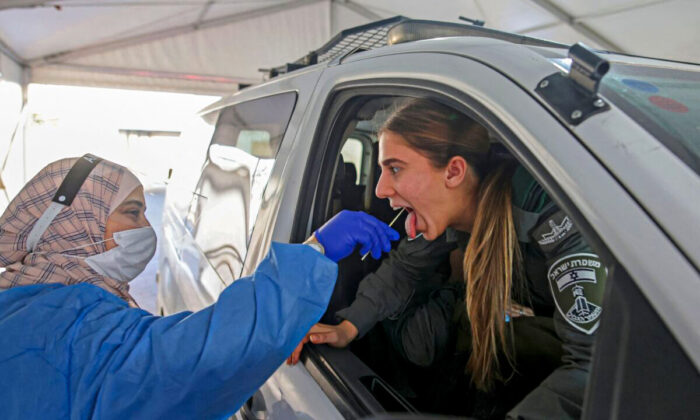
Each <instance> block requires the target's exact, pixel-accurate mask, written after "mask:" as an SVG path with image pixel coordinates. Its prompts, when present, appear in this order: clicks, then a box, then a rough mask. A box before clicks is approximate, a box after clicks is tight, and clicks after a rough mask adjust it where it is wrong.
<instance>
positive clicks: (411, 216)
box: [405, 211, 416, 239]
mask: <svg viewBox="0 0 700 420" xmlns="http://www.w3.org/2000/svg"><path fill="white" fill-rule="evenodd" d="M405 227H406V234H407V235H408V237H409V238H411V239H415V237H416V213H415V212H412V211H411V212H409V213H408V216H407V217H406V223H405Z"/></svg>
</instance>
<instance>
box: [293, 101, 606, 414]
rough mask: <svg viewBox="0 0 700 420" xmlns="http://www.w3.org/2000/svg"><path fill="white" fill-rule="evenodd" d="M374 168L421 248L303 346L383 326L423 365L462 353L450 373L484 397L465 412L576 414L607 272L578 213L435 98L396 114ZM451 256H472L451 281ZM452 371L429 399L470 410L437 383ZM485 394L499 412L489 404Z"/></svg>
mask: <svg viewBox="0 0 700 420" xmlns="http://www.w3.org/2000/svg"><path fill="white" fill-rule="evenodd" d="M379 164H380V166H381V169H382V173H381V177H380V178H379V181H378V183H377V186H376V194H377V196H378V197H380V198H388V199H389V200H390V203H391V206H392V207H394V208H399V207H403V208H405V209H407V210H408V216H407V218H406V232H407V235H408V238H409V239H414V240H413V241H410V240H403V241H402V242H401V243H400V244H399V246H398V248H397V249H396V250H395V251H392V252H391V253H390V254H389V258H387V259H386V260H385V261H384V262H383V263H382V265H381V266H380V267H379V269H378V270H377V271H376V272H375V273H372V274H370V275H368V276H367V277H365V279H364V280H363V281H362V282H361V283H360V286H359V289H358V292H357V296H356V299H355V301H354V302H353V303H352V304H351V305H350V306H349V307H348V308H345V309H342V310H340V311H338V312H337V316H338V317H339V318H340V320H341V321H342V322H340V323H339V324H338V325H324V324H318V325H316V326H314V327H313V328H312V329H311V331H310V334H309V335H308V336H307V337H305V339H304V340H303V342H302V344H303V343H304V342H308V341H309V340H310V341H311V342H313V343H328V344H330V345H333V346H336V347H343V346H346V345H347V344H349V343H350V342H351V341H352V340H354V339H356V338H358V337H362V336H363V335H364V334H365V333H367V332H368V331H369V330H370V329H371V328H372V327H373V326H374V325H375V324H376V323H377V322H380V321H383V323H384V326H385V327H387V329H388V332H389V337H390V340H391V341H392V343H393V345H394V347H395V348H396V350H397V351H398V352H399V353H400V354H401V355H402V356H403V357H404V358H405V359H406V360H408V361H410V362H412V363H413V364H415V365H418V366H431V367H435V368H436V369H437V368H438V367H439V366H441V364H443V363H445V359H450V358H452V357H454V356H455V355H459V354H465V355H466V356H467V357H465V358H464V359H463V361H464V363H463V364H461V365H458V364H457V366H454V365H455V363H451V365H452V368H453V372H450V373H454V374H456V375H464V374H465V373H466V374H467V376H468V379H469V382H471V384H472V386H473V388H472V389H471V391H477V393H479V392H481V394H480V395H481V397H483V398H481V401H476V402H475V404H474V406H473V407H471V408H470V409H471V411H467V412H461V413H459V414H467V415H476V416H479V417H481V416H483V417H496V418H497V417H503V416H504V415H505V414H506V410H509V409H511V408H512V410H511V411H510V412H509V413H508V416H509V417H512V418H557V419H559V418H577V417H579V416H580V414H581V407H582V404H583V396H584V390H585V387H586V382H587V378H588V373H589V370H590V364H591V357H592V350H593V342H594V333H595V331H596V329H597V327H598V322H599V319H600V314H601V312H602V304H601V300H602V294H603V290H604V286H605V279H606V276H607V272H606V269H605V267H604V266H603V264H602V262H601V260H600V258H599V257H598V255H596V254H595V253H594V252H593V251H592V250H591V248H590V247H589V246H588V244H586V242H585V241H584V239H583V238H582V236H581V234H580V232H579V231H578V230H577V228H576V225H575V224H574V223H573V221H572V220H571V218H570V217H569V216H568V215H567V214H566V213H564V212H563V211H562V210H561V209H560V208H559V207H558V206H557V205H556V203H554V202H553V201H552V200H551V198H550V197H549V195H548V194H547V193H546V192H545V191H544V189H543V188H542V187H541V186H540V185H539V184H538V183H537V182H536V181H535V180H534V179H533V178H532V176H531V175H530V174H529V173H528V172H527V171H526V170H525V169H524V168H523V167H522V166H521V165H519V164H518V163H517V162H516V161H515V160H514V159H512V158H510V157H509V156H508V155H507V154H506V153H499V152H498V149H497V148H496V146H493V145H491V144H490V142H489V138H488V133H487V132H486V130H485V129H484V128H483V127H482V126H480V125H479V124H477V123H476V122H474V121H473V120H471V119H470V118H468V117H467V116H465V115H463V114H462V113H460V112H457V111H455V110H453V109H451V108H450V107H447V106H445V105H442V104H439V103H437V102H434V101H431V100H426V99H414V100H410V101H408V102H407V103H406V104H405V105H403V106H402V107H400V108H399V109H398V110H396V111H395V112H394V113H392V114H391V115H390V116H389V118H388V119H387V121H386V122H385V123H384V125H383V127H382V128H381V129H380V130H379ZM419 236H422V237H419ZM457 247H459V248H461V249H462V250H464V251H465V252H464V254H463V260H462V261H458V262H457V263H456V264H453V271H455V272H458V278H463V280H462V281H461V282H456V283H455V282H449V281H445V280H444V277H440V276H436V273H437V272H438V271H439V267H440V266H441V265H445V264H449V259H450V253H451V252H452V251H453V250H455V248H457ZM453 274H454V273H453ZM510 320H512V321H510ZM509 321H510V322H509ZM300 350H301V348H300V347H298V348H297V351H295V353H294V354H293V355H292V356H291V357H290V359H289V362H290V363H295V362H296V361H297V360H298V357H299V352H300ZM448 364H449V363H448ZM442 373H444V372H442ZM450 373H447V374H446V375H442V376H439V375H435V376H439V379H438V380H437V382H433V383H429V384H428V387H430V388H432V390H440V391H435V392H434V393H433V394H432V395H433V396H434V397H435V400H439V399H440V398H444V395H440V394H447V393H449V392H452V396H453V397H455V398H458V400H457V402H456V403H457V404H463V405H464V404H466V403H467V400H469V398H467V395H466V391H467V390H466V389H464V388H463V389H461V391H460V392H462V395H458V394H459V393H458V392H454V390H453V389H450V387H451V384H448V386H447V387H445V386H443V385H445V384H446V383H448V382H450V381H451V378H450V376H454V375H450ZM518 375H522V376H526V377H525V378H520V379H525V380H527V379H532V378H536V382H535V383H534V385H532V387H535V389H534V390H532V392H529V391H530V390H531V388H530V389H528V390H527V392H524V393H522V388H519V387H516V388H515V389H514V388H510V389H509V388H508V385H510V384H511V383H512V381H510V380H511V379H513V377H514V376H518ZM454 383H456V382H452V384H454ZM474 388H475V389H474ZM499 390H500V391H502V392H501V395H496V396H494V395H493V393H494V392H496V391H499ZM528 392H529V394H528ZM472 395H473V393H472ZM518 395H519V398H518V399H517V400H515V401H512V399H513V398H514V397H515V396H518ZM523 397H524V398H523ZM453 399H454V398H453ZM485 399H490V400H492V402H493V403H494V404H496V405H500V406H498V407H488V408H484V407H483V405H484V401H483V400H485ZM521 399H522V401H520V400H521ZM453 402H454V401H453ZM472 402H473V401H472ZM516 403H517V405H516V406H515V407H514V408H513V405H515V404H516ZM442 408H445V407H442ZM475 408H476V411H474V409H475ZM448 410H449V409H448ZM453 414H457V413H453Z"/></svg>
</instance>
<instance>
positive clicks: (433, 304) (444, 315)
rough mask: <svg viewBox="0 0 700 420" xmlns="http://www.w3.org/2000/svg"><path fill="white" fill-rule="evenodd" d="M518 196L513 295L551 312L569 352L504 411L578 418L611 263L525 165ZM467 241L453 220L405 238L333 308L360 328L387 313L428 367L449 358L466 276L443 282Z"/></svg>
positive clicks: (392, 327)
mask: <svg viewBox="0 0 700 420" xmlns="http://www.w3.org/2000/svg"><path fill="white" fill-rule="evenodd" d="M512 198H513V200H512V202H513V217H514V221H515V225H516V229H517V232H518V241H519V244H520V249H521V253H522V257H523V269H524V270H523V271H524V279H523V278H521V279H519V280H518V283H519V284H520V285H521V286H523V288H524V290H525V293H518V290H515V289H516V288H514V290H513V298H514V300H515V301H517V302H518V303H520V304H522V305H526V306H529V307H531V308H533V310H534V312H535V315H537V316H536V317H535V318H534V320H539V321H542V320H543V318H544V322H545V323H546V322H547V319H549V323H550V324H552V320H551V318H553V327H552V330H553V331H556V334H553V335H555V338H556V339H558V340H560V342H561V349H560V351H561V352H562V353H559V354H563V357H562V358H561V361H560V362H559V363H558V364H557V365H558V367H556V368H554V367H553V369H554V370H553V371H552V372H551V374H550V375H549V376H548V377H546V379H544V381H542V382H541V383H540V385H539V386H538V387H536V389H534V390H533V391H532V392H531V393H530V394H529V395H527V396H526V397H525V398H524V399H523V400H522V401H521V402H520V403H519V404H518V405H517V406H516V407H515V408H514V409H513V410H511V411H510V413H508V417H512V418H577V417H579V416H580V413H581V407H582V402H583V394H584V389H585V386H586V382H587V378H588V372H589V368H590V363H591V356H592V347H593V341H594V336H593V334H594V333H595V330H596V328H597V327H598V322H599V319H600V314H601V311H602V306H601V300H602V296H603V290H604V287H605V279H606V276H607V272H606V269H605V267H604V266H603V265H602V263H601V261H600V259H599V257H598V256H597V255H596V254H595V253H594V252H593V251H592V250H591V248H590V247H589V246H588V244H586V242H585V241H584V240H583V237H582V236H581V234H580V233H579V232H578V230H577V229H576V226H575V225H574V224H573V222H572V220H571V219H570V218H569V216H568V215H566V214H565V213H564V212H563V211H562V210H560V209H559V208H558V207H557V205H556V204H555V203H554V202H553V201H552V200H551V199H550V197H549V196H548V195H547V193H546V192H545V191H544V189H542V187H541V186H540V185H539V184H538V183H537V182H536V181H535V180H534V178H532V176H531V175H530V174H529V173H528V172H527V171H526V170H525V169H524V168H523V167H521V166H518V167H517V168H516V170H515V172H514V175H513V178H512ZM467 242H468V236H467V235H466V234H464V233H461V232H457V231H454V230H451V229H448V230H447V231H446V232H445V233H444V234H443V235H442V236H441V237H439V238H437V239H436V240H434V241H432V242H430V241H426V240H424V239H423V238H418V239H416V240H413V241H408V240H406V239H404V240H402V242H401V243H400V244H399V246H398V247H397V249H396V250H394V251H392V252H391V253H390V254H389V257H388V258H387V259H386V260H385V261H384V262H383V263H382V265H381V266H380V267H379V269H378V270H377V271H376V272H374V273H372V274H370V275H368V276H367V277H365V278H364V279H363V281H362V282H361V283H360V286H359V289H358V292H357V296H356V299H355V301H354V302H353V303H352V305H350V306H349V307H347V308H345V309H343V310H340V311H338V312H337V314H336V315H337V316H338V317H339V318H341V319H347V320H348V321H350V322H352V323H353V324H354V325H355V326H356V327H357V328H358V330H359V336H358V337H362V336H363V335H364V334H366V333H367V331H368V330H370V329H371V328H372V327H373V326H374V325H375V324H376V323H377V322H380V321H385V320H386V321H387V323H388V324H389V331H390V336H391V339H392V341H393V344H394V346H395V348H396V349H397V350H398V351H399V353H401V355H402V356H403V357H404V358H405V359H406V360H408V361H410V362H412V363H414V364H416V365H419V366H432V365H433V364H434V363H436V362H438V361H439V360H441V359H443V358H444V356H445V355H446V353H449V352H451V351H454V349H455V342H456V346H457V348H459V347H460V346H461V347H465V346H468V343H466V344H465V343H464V342H465V341H466V342H468V341H469V338H468V335H466V336H465V334H468V331H469V328H468V320H467V321H464V319H465V318H466V316H464V311H463V310H462V316H460V310H461V308H462V307H463V306H464V305H463V302H464V285H463V283H460V282H456V283H455V282H447V281H445V278H446V277H447V273H446V270H449V263H448V260H449V255H450V252H451V251H452V250H454V249H456V248H457V247H458V246H459V247H460V248H462V249H464V248H465V247H466V244H467ZM460 318H461V319H462V321H461V322H460ZM522 321H524V322H522ZM531 321H533V320H529V321H525V320H524V319H515V320H514V322H513V324H514V325H516V328H517V325H518V324H519V325H525V323H526V322H529V323H532V322H531ZM539 321H538V322H539ZM540 323H541V322H540ZM455 324H457V325H458V327H457V328H455ZM460 324H461V325H460ZM545 330H546V328H545ZM455 331H458V336H457V337H455ZM522 331H527V329H523V330H522ZM518 336H522V333H521V334H518V333H517V332H516V334H515V337H516V340H515V342H516V346H517V343H518V341H523V342H524V341H527V340H526V339H520V340H518V338H517V337H518ZM460 341H461V343H460ZM531 341H536V340H531ZM545 341H546V340H545ZM550 342H551V340H550ZM555 342H556V341H555ZM533 345H535V346H536V345H537V343H535V344H533ZM517 350H518V349H517V348H516V352H517ZM542 350H543V351H545V352H547V351H549V350H551V349H545V348H543V349H542ZM552 354H558V353H556V351H555V352H554V353H552ZM516 356H517V355H516Z"/></svg>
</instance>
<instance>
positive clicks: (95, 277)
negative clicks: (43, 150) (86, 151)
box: [0, 158, 141, 306]
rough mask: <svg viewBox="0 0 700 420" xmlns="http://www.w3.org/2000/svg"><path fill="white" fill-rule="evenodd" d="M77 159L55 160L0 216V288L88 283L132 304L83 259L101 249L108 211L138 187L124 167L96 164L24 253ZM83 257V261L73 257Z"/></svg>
mask: <svg viewBox="0 0 700 420" xmlns="http://www.w3.org/2000/svg"><path fill="white" fill-rule="evenodd" d="M76 160H78V158H68V159H62V160H59V161H56V162H54V163H51V164H49V165H47V166H46V167H44V168H43V169H42V170H41V171H39V173H38V174H36V175H35V176H34V178H32V180H31V181H29V182H28V183H27V184H26V185H25V186H24V188H22V190H21V191H20V192H19V194H17V196H16V197H15V198H14V199H13V200H12V202H11V203H10V204H9V206H8V207H7V209H6V210H5V213H3V215H2V217H0V267H5V269H6V271H5V272H3V273H1V274H0V289H9V288H11V287H16V286H26V285H30V284H39V283H62V284H67V285H70V284H78V283H90V284H94V285H95V286H98V287H101V288H103V289H105V290H107V291H108V292H111V293H113V294H115V295H117V296H119V297H121V298H122V299H124V300H126V301H127V302H129V304H130V305H131V306H136V302H135V301H134V300H133V298H132V297H131V296H130V295H129V285H128V283H125V282H120V281H117V280H115V279H111V278H108V277H105V276H102V275H100V274H97V273H96V272H95V271H94V270H93V269H92V268H90V266H88V265H87V263H86V262H85V261H84V259H83V258H84V257H89V256H91V255H96V254H100V253H102V252H105V251H106V247H105V243H104V242H100V241H103V240H104V233H105V224H106V222H107V218H108V217H109V215H110V213H111V212H112V211H113V210H114V209H115V208H117V207H118V206H119V204H121V203H122V201H124V199H125V198H126V197H127V196H128V195H129V194H130V193H131V192H132V191H133V190H134V189H135V188H137V187H139V186H140V185H141V183H140V182H139V181H138V179H137V178H136V177H135V176H134V175H133V174H132V173H131V172H129V171H128V170H127V169H126V168H124V167H122V166H120V165H117V164H115V163H112V162H109V161H105V160H103V161H101V162H100V163H99V164H97V166H96V167H95V168H94V169H93V170H92V172H91V173H90V175H89V176H88V177H87V178H86V179H85V182H84V183H83V185H82V187H81V188H80V191H78V194H77V195H76V197H75V199H74V200H73V203H72V204H71V205H70V206H68V207H66V208H64V209H63V210H61V212H60V213H59V214H58V215H57V216H56V218H55V219H54V220H53V221H52V222H51V224H50V225H49V227H48V229H46V231H45V232H44V234H43V235H42V236H41V238H40V239H39V241H38V242H37V244H36V246H35V247H34V250H33V251H32V252H27V236H28V235H29V232H30V231H31V230H32V227H33V226H34V223H35V222H36V221H37V219H39V217H41V215H42V214H43V213H44V210H46V209H47V207H48V206H49V204H50V203H51V199H52V198H53V196H54V194H55V193H56V190H58V187H59V186H60V185H61V182H63V179H64V178H65V177H66V175H67V174H68V171H69V170H70V169H71V168H72V167H73V164H74V163H75V162H76ZM77 257H83V258H77Z"/></svg>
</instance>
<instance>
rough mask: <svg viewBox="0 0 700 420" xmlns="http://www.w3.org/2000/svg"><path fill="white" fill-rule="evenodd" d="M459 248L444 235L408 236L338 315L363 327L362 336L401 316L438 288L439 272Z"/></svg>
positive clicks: (360, 330)
mask: <svg viewBox="0 0 700 420" xmlns="http://www.w3.org/2000/svg"><path fill="white" fill-rule="evenodd" d="M456 247H457V244H456V243H454V242H448V241H447V239H446V235H444V234H443V235H442V236H440V237H439V238H437V239H436V240H434V241H427V240H425V239H423V237H419V238H417V239H415V240H413V241H408V240H407V239H405V238H404V239H403V240H402V241H401V242H400V243H399V245H398V247H397V248H396V249H395V250H393V251H391V252H390V253H389V257H388V258H386V259H385V260H384V261H383V262H382V264H381V265H380V266H379V269H377V271H375V272H374V273H371V274H369V275H367V276H366V277H365V278H364V279H363V280H362V281H361V282H360V286H359V288H358V291H357V295H356V297H355V301H354V302H353V303H352V304H351V305H350V306H349V307H347V308H345V309H342V310H340V311H338V312H337V313H336V316H338V317H339V318H341V319H346V320H348V321H350V322H352V324H353V325H355V327H357V329H358V330H359V334H358V338H359V337H362V336H363V335H364V334H366V333H367V331H369V330H370V329H371V328H372V327H373V326H374V325H375V324H376V323H377V322H379V321H382V320H384V319H387V318H390V317H391V318H394V319H396V318H399V317H400V315H401V314H402V313H403V312H404V311H405V310H406V308H407V307H408V306H409V303H410V302H412V301H413V300H415V299H422V298H423V297H424V296H427V295H428V294H429V293H430V292H431V291H432V290H434V289H435V288H436V284H435V282H436V281H438V279H439V278H441V277H440V276H436V274H437V273H439V272H440V269H441V267H446V266H447V261H448V258H449V254H450V251H452V250H453V249H454V248H456Z"/></svg>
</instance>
